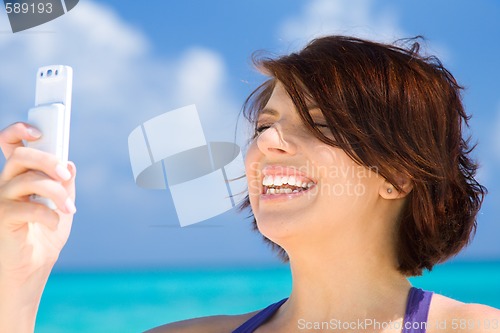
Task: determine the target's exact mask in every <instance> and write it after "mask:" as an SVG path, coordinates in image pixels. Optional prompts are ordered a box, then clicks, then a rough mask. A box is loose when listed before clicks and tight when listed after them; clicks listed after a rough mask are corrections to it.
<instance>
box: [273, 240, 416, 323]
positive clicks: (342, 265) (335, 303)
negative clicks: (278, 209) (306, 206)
mask: <svg viewBox="0 0 500 333" xmlns="http://www.w3.org/2000/svg"><path fill="white" fill-rule="evenodd" d="M371 231H375V230H367V232H365V233H357V234H358V235H361V236H359V238H357V237H354V238H353V237H337V238H336V239H335V240H331V239H330V240H328V241H327V242H325V244H321V243H320V242H314V244H311V245H310V246H304V244H303V243H302V245H301V246H300V248H299V247H294V246H290V247H289V248H287V252H288V255H289V258H290V269H291V272H292V280H293V284H292V292H291V295H290V297H289V300H288V301H287V302H286V303H285V304H283V306H282V307H281V308H280V310H279V312H278V313H277V316H276V319H277V322H276V324H278V325H282V326H281V327H283V325H286V326H288V327H289V332H294V331H297V325H298V323H299V320H302V321H307V322H329V321H331V320H332V319H335V320H341V321H342V322H357V321H358V320H365V319H372V320H377V321H379V322H389V321H393V322H394V321H398V320H402V317H403V315H404V313H405V309H406V302H407V296H408V292H409V289H410V287H411V285H410V283H409V281H408V280H407V279H406V277H405V276H404V275H403V274H401V273H400V272H399V271H398V270H397V268H396V267H397V266H396V262H397V260H396V257H395V254H394V252H395V251H394V250H393V249H392V247H390V246H387V244H382V242H379V243H378V244H377V243H376V242H373V239H388V238H386V237H377V235H373V233H371ZM348 234H349V235H353V234H354V235H356V233H348ZM363 235H372V236H375V237H373V238H371V241H370V239H363ZM378 236H380V235H378ZM317 239H318V238H316V240H317ZM332 244H335V245H332ZM354 244H355V245H354ZM291 249H295V250H296V251H290V250H291ZM318 249H319V250H320V251H319V252H321V253H318ZM350 331H353V330H352V329H351V330H350Z"/></svg>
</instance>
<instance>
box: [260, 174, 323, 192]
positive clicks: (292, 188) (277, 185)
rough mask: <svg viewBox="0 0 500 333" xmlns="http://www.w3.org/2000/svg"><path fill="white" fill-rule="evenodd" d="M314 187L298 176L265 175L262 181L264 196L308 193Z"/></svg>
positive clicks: (309, 181)
mask: <svg viewBox="0 0 500 333" xmlns="http://www.w3.org/2000/svg"><path fill="white" fill-rule="evenodd" d="M314 185H316V184H315V183H314V182H313V181H311V180H310V179H308V178H306V177H303V176H299V175H289V176H288V175H266V176H264V178H263V179H262V193H261V194H264V195H277V194H292V193H300V192H305V191H308V190H309V189H310V188H312V187H313V186H314Z"/></svg>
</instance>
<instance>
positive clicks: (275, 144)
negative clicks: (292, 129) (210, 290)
mask: <svg viewBox="0 0 500 333" xmlns="http://www.w3.org/2000/svg"><path fill="white" fill-rule="evenodd" d="M284 132H285V131H283V127H282V126H281V125H280V123H275V124H274V125H273V126H271V127H269V128H268V129H266V130H265V131H263V132H262V133H261V134H260V135H259V137H258V138H257V146H258V147H259V150H260V151H261V152H262V153H263V154H264V155H272V154H278V155H283V154H289V155H295V153H296V151H297V147H296V145H295V144H294V143H293V142H292V140H291V137H290V136H289V135H284Z"/></svg>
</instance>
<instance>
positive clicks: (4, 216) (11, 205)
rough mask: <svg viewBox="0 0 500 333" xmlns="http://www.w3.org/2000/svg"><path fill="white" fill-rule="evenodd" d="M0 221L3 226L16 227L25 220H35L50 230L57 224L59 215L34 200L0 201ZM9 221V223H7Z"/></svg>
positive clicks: (21, 224) (25, 221)
mask: <svg viewBox="0 0 500 333" xmlns="http://www.w3.org/2000/svg"><path fill="white" fill-rule="evenodd" d="M0 221H1V222H2V223H5V222H7V224H8V225H6V226H5V227H7V228H13V229H17V228H19V227H21V226H23V225H24V224H25V223H27V222H37V223H41V224H43V225H46V226H47V227H49V228H50V229H52V230H55V229H56V228H57V225H58V224H59V215H58V214H57V213H56V212H54V211H53V210H52V209H50V208H48V207H46V206H45V205H42V204H39V203H36V202H22V201H5V200H2V201H0ZM9 222H10V223H9Z"/></svg>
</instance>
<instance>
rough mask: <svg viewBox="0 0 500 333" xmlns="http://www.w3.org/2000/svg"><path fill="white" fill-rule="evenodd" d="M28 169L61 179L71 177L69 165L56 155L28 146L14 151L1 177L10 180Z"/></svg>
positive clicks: (64, 179)
mask: <svg viewBox="0 0 500 333" xmlns="http://www.w3.org/2000/svg"><path fill="white" fill-rule="evenodd" d="M28 170H38V171H41V172H43V173H45V174H46V175H48V176H49V177H51V178H53V179H55V180H59V181H67V180H69V179H71V173H70V172H69V171H68V168H67V165H64V164H63V163H61V162H60V161H59V159H58V158H57V157H56V156H55V155H53V154H50V153H46V152H43V151H40V150H37V149H33V148H27V147H17V148H16V149H15V150H14V151H13V153H12V155H11V157H10V158H9V159H8V160H7V162H6V163H5V166H4V169H3V172H2V174H1V175H0V179H1V180H3V181H9V180H11V179H13V178H15V177H17V176H19V175H20V174H22V173H25V172H27V171H28Z"/></svg>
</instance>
